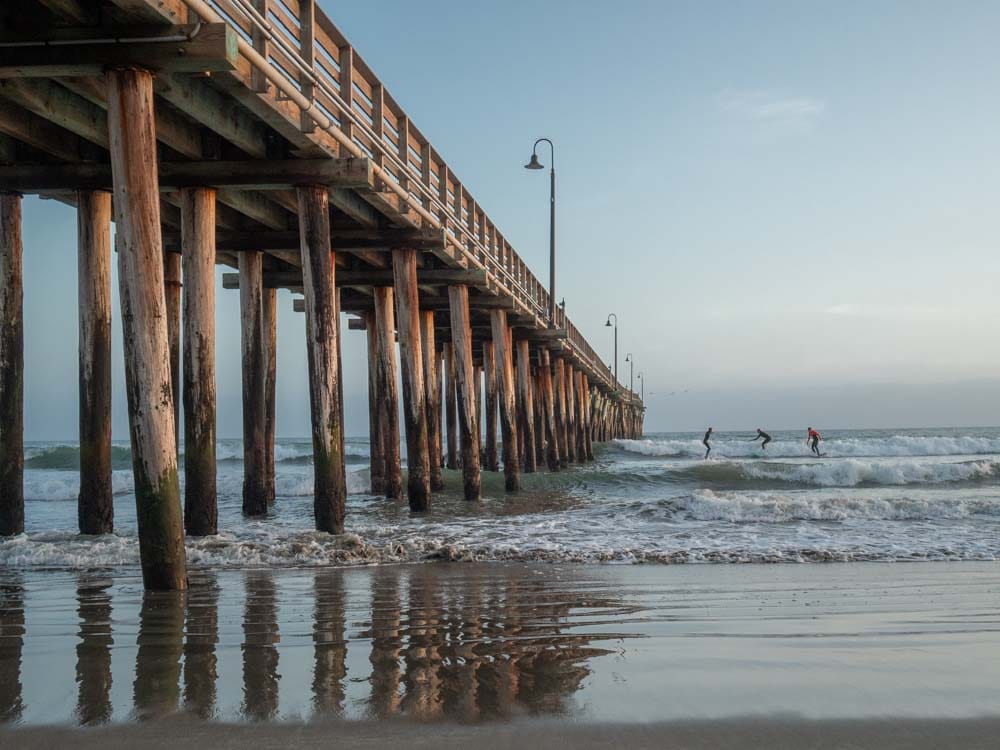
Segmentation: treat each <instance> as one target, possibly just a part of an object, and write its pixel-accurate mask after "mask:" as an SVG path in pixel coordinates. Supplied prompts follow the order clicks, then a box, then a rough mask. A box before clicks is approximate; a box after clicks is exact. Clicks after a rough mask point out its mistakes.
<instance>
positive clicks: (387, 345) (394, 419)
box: [372, 286, 403, 499]
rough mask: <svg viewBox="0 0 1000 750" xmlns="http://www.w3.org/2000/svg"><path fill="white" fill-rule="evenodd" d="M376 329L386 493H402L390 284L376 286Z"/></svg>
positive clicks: (379, 417)
mask: <svg viewBox="0 0 1000 750" xmlns="http://www.w3.org/2000/svg"><path fill="white" fill-rule="evenodd" d="M372 292H373V295H374V298H375V330H376V347H377V352H378V356H377V360H376V361H377V363H378V364H377V367H376V386H377V390H376V393H377V395H378V405H377V409H378V422H379V435H380V436H381V438H382V458H383V460H384V461H385V474H384V481H385V496H386V497H388V498H393V499H399V498H401V497H402V496H403V470H402V467H401V466H400V461H401V459H400V452H399V390H398V387H397V385H396V314H395V312H394V310H393V294H392V287H391V286H377V287H375V288H374V289H373V290H372Z"/></svg>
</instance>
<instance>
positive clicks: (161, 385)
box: [0, 69, 187, 590]
mask: <svg viewBox="0 0 1000 750" xmlns="http://www.w3.org/2000/svg"><path fill="white" fill-rule="evenodd" d="M106 80H107V86H108V131H109V140H110V144H109V145H110V151H111V170H112V176H113V182H114V211H115V225H116V236H117V243H118V283H119V287H120V297H121V314H122V327H123V329H124V337H123V339H124V348H125V386H126V391H127V393H128V404H129V427H130V433H131V442H132V469H133V474H134V485H135V501H136V516H137V518H138V527H139V556H140V559H141V562H142V576H143V583H144V584H145V587H146V588H147V589H171V590H176V589H185V588H187V568H186V564H185V559H184V530H183V527H182V523H181V502H180V487H179V486H178V479H177V444H176V439H175V435H174V413H173V408H172V398H173V396H172V393H171V383H170V358H169V350H168V340H167V321H166V300H165V298H164V292H163V244H162V241H161V237H160V192H159V181H158V174H157V171H158V170H157V161H156V134H155V126H154V118H153V77H152V75H151V74H150V73H149V72H148V71H145V70H136V69H112V70H109V71H108V72H107V74H106ZM9 330H10V328H8V327H6V326H5V327H4V331H5V332H6V331H9ZM6 335H7V334H6V333H5V336H6ZM0 360H5V358H3V357H2V356H0ZM0 364H4V365H6V364H7V363H6V361H3V362H2V363H0ZM7 370H8V368H7V367H3V371H4V372H5V373H6V372H7ZM5 377H6V375H5ZM3 417H5V418H6V417H7V415H6V414H3ZM0 421H3V422H4V423H5V424H10V423H9V422H8V421H7V420H6V419H3V420H0ZM0 481H2V480H0Z"/></svg>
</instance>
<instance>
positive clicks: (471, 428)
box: [448, 284, 482, 501]
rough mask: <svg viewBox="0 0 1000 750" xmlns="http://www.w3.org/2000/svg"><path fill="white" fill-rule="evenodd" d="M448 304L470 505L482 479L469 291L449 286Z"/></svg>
mask: <svg viewBox="0 0 1000 750" xmlns="http://www.w3.org/2000/svg"><path fill="white" fill-rule="evenodd" d="M448 303H449V307H450V308H451V340H452V346H453V351H452V355H453V360H454V363H455V383H456V388H457V394H456V395H457V401H458V423H459V426H460V437H461V444H462V489H463V493H464V495H465V499H466V500H470V501H471V500H478V499H479V496H480V489H481V482H482V479H481V477H480V473H479V425H478V424H477V423H476V391H475V375H474V373H473V368H472V324H471V322H470V320H469V288H468V287H467V286H464V285H461V284H456V285H453V286H449V287H448Z"/></svg>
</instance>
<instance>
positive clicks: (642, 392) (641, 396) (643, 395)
mask: <svg viewBox="0 0 1000 750" xmlns="http://www.w3.org/2000/svg"><path fill="white" fill-rule="evenodd" d="M635 376H636V377H637V378H639V400H640V401H642V402H643V403H646V381H645V379H644V378H643V377H642V373H641V372H637V373H636V374H635Z"/></svg>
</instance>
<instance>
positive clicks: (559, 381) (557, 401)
mask: <svg viewBox="0 0 1000 750" xmlns="http://www.w3.org/2000/svg"><path fill="white" fill-rule="evenodd" d="M552 369H553V371H554V373H555V375H554V377H553V383H552V384H553V387H554V388H555V391H554V392H553V394H552V403H553V405H554V406H555V416H556V429H555V436H556V443H557V444H558V445H559V466H560V467H562V468H564V469H565V468H566V467H567V466H568V465H569V453H568V452H567V447H566V367H565V363H564V362H563V361H562V358H561V357H553V361H552Z"/></svg>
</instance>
